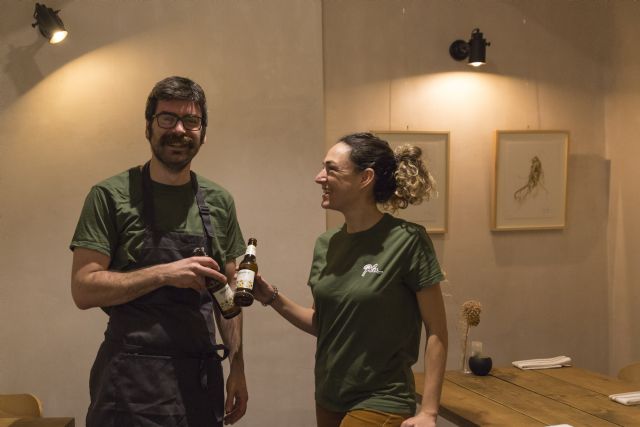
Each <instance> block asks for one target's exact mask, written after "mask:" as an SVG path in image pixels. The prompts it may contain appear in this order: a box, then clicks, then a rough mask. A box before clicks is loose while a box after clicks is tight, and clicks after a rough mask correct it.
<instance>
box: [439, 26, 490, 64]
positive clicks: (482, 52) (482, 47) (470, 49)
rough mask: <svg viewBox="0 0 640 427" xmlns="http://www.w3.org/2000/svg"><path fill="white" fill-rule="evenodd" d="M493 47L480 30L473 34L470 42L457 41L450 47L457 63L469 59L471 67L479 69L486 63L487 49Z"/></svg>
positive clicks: (450, 52)
mask: <svg viewBox="0 0 640 427" xmlns="http://www.w3.org/2000/svg"><path fill="white" fill-rule="evenodd" d="M487 46H491V43H489V42H488V41H487V40H486V39H485V38H484V37H483V36H482V33H481V32H480V29H479V28H476V29H474V30H473V31H472V32H471V38H470V39H469V41H468V42H466V41H464V40H456V41H454V42H453V43H451V46H449V55H451V57H452V58H453V59H455V60H456V61H462V60H464V59H466V58H469V65H471V66H473V67H479V66H481V65H484V64H485V62H486V56H487V55H486V50H487V49H486V48H487Z"/></svg>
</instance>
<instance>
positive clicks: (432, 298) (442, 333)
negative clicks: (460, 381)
mask: <svg viewBox="0 0 640 427" xmlns="http://www.w3.org/2000/svg"><path fill="white" fill-rule="evenodd" d="M416 298H417V299H418V307H419V309H420V315H421V316H422V321H423V322H424V325H425V328H426V330H427V343H426V349H425V352H424V366H425V378H424V390H423V392H422V396H423V397H422V405H421V406H420V411H419V412H418V414H416V416H415V417H413V418H409V419H408V420H406V421H405V422H404V423H402V427H426V426H429V427H431V426H435V425H436V419H437V417H438V407H439V405H440V394H441V393H442V382H443V380H444V371H445V367H446V364H447V345H448V341H447V340H448V337H447V317H446V315H445V311H444V301H443V300H442V292H441V290H440V284H439V283H438V284H436V285H433V286H430V287H428V288H426V289H423V290H421V291H419V292H418V293H417V294H416Z"/></svg>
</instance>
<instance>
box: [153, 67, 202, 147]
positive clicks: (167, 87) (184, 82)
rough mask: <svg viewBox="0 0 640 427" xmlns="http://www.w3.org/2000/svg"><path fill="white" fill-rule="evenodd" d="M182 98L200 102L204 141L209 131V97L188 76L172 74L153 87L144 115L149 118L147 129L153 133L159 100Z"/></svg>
mask: <svg viewBox="0 0 640 427" xmlns="http://www.w3.org/2000/svg"><path fill="white" fill-rule="evenodd" d="M174 99H177V100H180V101H192V102H195V103H196V104H198V106H199V107H200V114H202V132H201V136H200V141H201V142H202V141H204V136H205V134H206V133H207V118H208V115H207V98H206V97H205V95H204V90H202V87H200V85H199V84H198V83H196V82H194V81H193V80H191V79H188V78H186V77H179V76H172V77H167V78H166V79H163V80H160V81H159V82H158V83H156V85H155V86H154V87H153V89H151V93H149V97H148V98H147V106H146V108H145V110H144V117H145V119H146V120H147V131H148V132H149V135H151V124H152V120H153V115H154V114H155V113H156V108H157V106H158V101H168V100H174Z"/></svg>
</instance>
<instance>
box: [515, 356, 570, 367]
mask: <svg viewBox="0 0 640 427" xmlns="http://www.w3.org/2000/svg"><path fill="white" fill-rule="evenodd" d="M511 363H512V364H513V366H515V367H516V368H520V369H549V368H561V367H563V366H571V358H570V357H567V356H558V357H550V358H548V359H528V360H516V361H515V362H511Z"/></svg>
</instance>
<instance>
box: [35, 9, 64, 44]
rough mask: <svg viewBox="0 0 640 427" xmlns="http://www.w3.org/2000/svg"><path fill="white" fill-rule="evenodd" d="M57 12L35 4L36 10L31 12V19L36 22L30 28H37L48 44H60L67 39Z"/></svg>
mask: <svg viewBox="0 0 640 427" xmlns="http://www.w3.org/2000/svg"><path fill="white" fill-rule="evenodd" d="M58 12H60V11H59V10H55V11H54V10H53V9H51V8H50V7H47V6H45V5H44V4H40V3H36V10H35V11H34V12H33V18H34V19H35V20H36V22H34V23H33V24H31V26H32V27H34V28H35V27H36V26H37V27H38V29H39V30H40V34H42V35H43V36H44V37H45V38H46V39H47V40H49V43H51V44H56V43H60V42H61V41H62V40H64V39H65V38H66V37H67V34H68V33H67V30H65V28H64V24H63V23H62V19H60V17H59V16H58Z"/></svg>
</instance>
